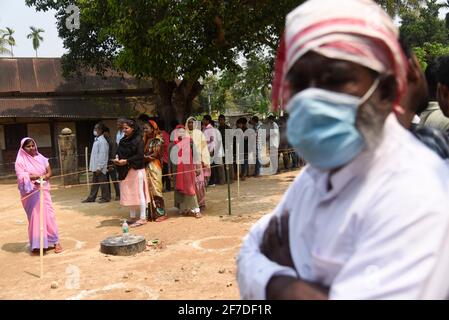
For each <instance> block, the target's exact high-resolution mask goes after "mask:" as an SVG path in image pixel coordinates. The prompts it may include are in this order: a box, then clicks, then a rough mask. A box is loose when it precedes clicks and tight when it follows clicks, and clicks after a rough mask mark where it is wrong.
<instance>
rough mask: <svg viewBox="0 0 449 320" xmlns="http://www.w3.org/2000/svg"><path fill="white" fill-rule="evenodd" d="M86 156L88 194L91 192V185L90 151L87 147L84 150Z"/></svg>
mask: <svg viewBox="0 0 449 320" xmlns="http://www.w3.org/2000/svg"><path fill="white" fill-rule="evenodd" d="M84 154H85V156H86V186H87V192H90V183H89V158H88V156H89V149H88V148H87V147H86V148H85V149H84Z"/></svg>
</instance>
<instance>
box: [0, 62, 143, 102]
mask: <svg viewBox="0 0 449 320" xmlns="http://www.w3.org/2000/svg"><path fill="white" fill-rule="evenodd" d="M151 88H152V83H151V81H145V80H139V79H136V78H133V77H132V76H131V75H129V74H126V73H124V74H119V73H117V72H112V71H110V72H107V73H106V74H105V77H101V76H98V75H96V74H95V72H93V71H89V72H86V73H85V74H84V75H83V77H82V78H81V79H80V78H71V79H65V78H64V77H63V76H62V69H61V59H60V58H0V95H7V94H9V95H11V94H15V95H20V94H21V93H27V94H32V93H68V94H70V93H83V92H102V91H123V90H136V89H140V90H142V89H151Z"/></svg>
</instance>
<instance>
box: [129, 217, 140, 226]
mask: <svg viewBox="0 0 449 320" xmlns="http://www.w3.org/2000/svg"><path fill="white" fill-rule="evenodd" d="M138 220H139V219H137V218H130V219H127V220H126V223H127V224H128V225H131V224H134V223H136V222H137V221H138Z"/></svg>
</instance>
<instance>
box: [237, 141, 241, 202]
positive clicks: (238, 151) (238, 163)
mask: <svg viewBox="0 0 449 320" xmlns="http://www.w3.org/2000/svg"><path fill="white" fill-rule="evenodd" d="M236 147H237V150H236V154H237V199H240V146H239V144H238V143H236Z"/></svg>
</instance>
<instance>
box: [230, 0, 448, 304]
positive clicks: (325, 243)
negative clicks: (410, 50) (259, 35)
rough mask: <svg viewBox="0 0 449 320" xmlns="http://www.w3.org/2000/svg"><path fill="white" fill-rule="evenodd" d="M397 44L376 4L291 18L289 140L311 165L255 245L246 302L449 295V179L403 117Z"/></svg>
mask: <svg viewBox="0 0 449 320" xmlns="http://www.w3.org/2000/svg"><path fill="white" fill-rule="evenodd" d="M397 39H398V33H397V29H396V27H395V26H394V24H393V22H392V20H391V19H390V17H389V16H388V15H387V14H386V13H384V12H383V11H382V10H381V9H380V7H379V6H378V5H377V4H375V3H374V2H372V1H370V0H342V1H338V2H337V1H333V0H314V1H308V2H306V3H305V4H303V5H301V6H299V7H297V8H296V9H295V10H293V11H292V12H291V13H290V14H289V15H288V16H287V21H286V30H285V39H284V40H285V45H286V47H285V48H286V50H285V57H284V61H285V62H284V63H285V64H284V68H282V70H284V71H285V72H287V75H286V76H285V77H284V79H286V80H288V83H289V87H290V92H291V95H290V96H288V97H286V99H287V101H288V105H287V110H288V111H289V115H290V116H289V120H288V124H287V135H288V139H289V141H290V143H291V144H292V146H293V147H294V148H295V150H296V151H297V152H298V154H299V155H300V156H301V157H303V158H304V159H305V160H306V161H307V162H308V163H309V165H308V166H307V167H306V168H305V169H304V170H303V172H302V173H301V175H300V176H299V177H297V179H296V180H295V182H294V183H293V184H292V186H291V187H290V188H289V189H288V191H287V192H286V194H285V195H284V197H283V199H282V200H281V202H280V204H279V205H278V206H277V208H276V209H275V210H274V212H273V213H272V214H271V215H267V216H265V217H263V218H262V219H261V220H260V221H259V222H258V223H257V224H256V225H254V226H253V228H252V229H251V231H250V233H249V235H248V236H247V237H246V239H245V241H244V244H243V246H242V249H241V252H240V255H239V257H238V274H237V278H238V282H239V286H240V293H241V296H242V298H244V299H426V298H436V299H441V298H445V297H446V296H447V293H448V290H449V279H447V278H446V277H442V276H441V275H443V274H444V273H443V272H442V271H443V270H444V266H445V262H446V261H448V257H447V255H448V253H447V252H448V248H447V244H448V243H449V213H448V211H447V208H449V197H448V196H449V179H448V178H449V174H448V170H447V168H446V165H445V163H444V161H443V160H442V159H440V158H439V157H438V156H437V155H436V154H435V153H434V152H432V151H431V150H430V149H428V148H427V147H425V146H424V145H423V144H421V143H420V142H419V141H418V140H417V139H416V138H415V137H414V136H413V135H412V134H411V133H410V132H408V131H407V130H406V129H404V128H403V127H402V126H401V125H400V124H399V123H398V120H397V118H396V116H395V115H394V112H399V110H396V109H398V108H396V107H395V106H397V104H396V103H395V102H396V101H400V98H401V95H402V94H403V93H404V91H405V89H406V82H407V79H406V76H407V75H406V70H407V69H406V63H407V62H406V60H405V57H404V55H403V53H402V50H401V47H400V46H399V43H398V41H397ZM430 230H431V231H430ZM435 270H439V271H440V273H439V275H440V278H439V280H440V281H437V280H436V279H435V276H434V271H435ZM430 284H431V285H430Z"/></svg>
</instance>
